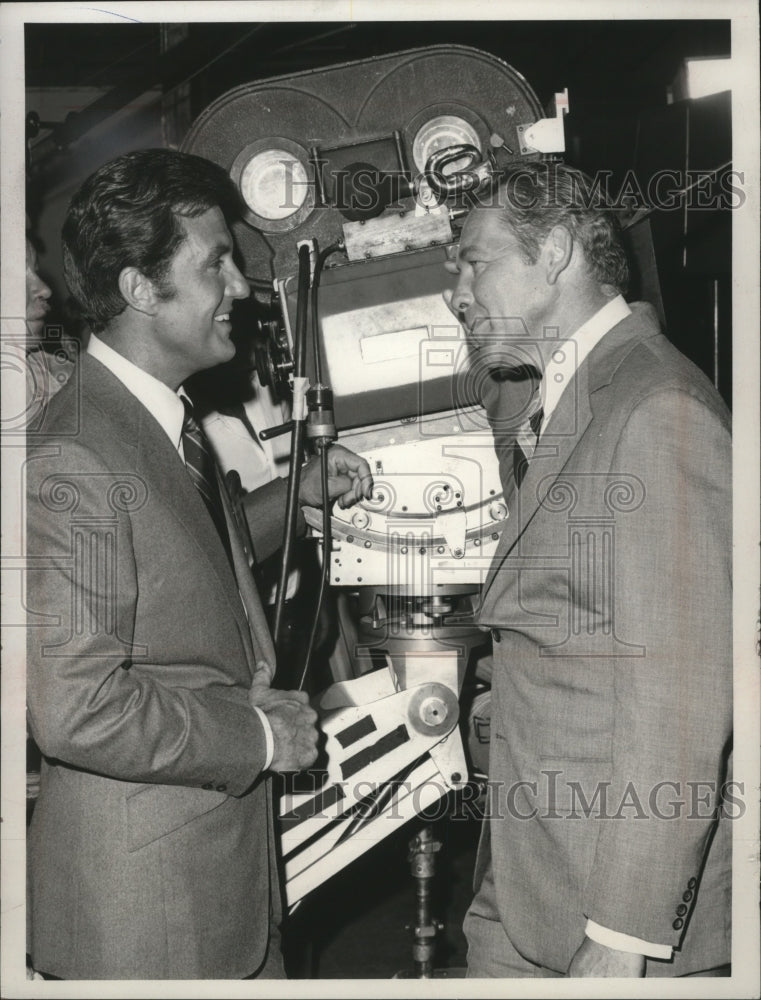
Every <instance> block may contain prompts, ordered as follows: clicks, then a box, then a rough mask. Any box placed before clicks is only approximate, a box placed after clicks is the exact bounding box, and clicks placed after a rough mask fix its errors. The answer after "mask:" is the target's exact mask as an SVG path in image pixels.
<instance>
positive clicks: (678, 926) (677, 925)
mask: <svg viewBox="0 0 761 1000" xmlns="http://www.w3.org/2000/svg"><path fill="white" fill-rule="evenodd" d="M671 926H672V927H673V928H674V930H675V931H680V930H681V929H682V928H683V927H684V920H682V918H681V917H677V918H676V920H675V921H674V923H673V924H672V925H671Z"/></svg>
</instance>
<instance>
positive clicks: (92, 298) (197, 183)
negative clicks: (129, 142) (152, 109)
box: [62, 149, 239, 333]
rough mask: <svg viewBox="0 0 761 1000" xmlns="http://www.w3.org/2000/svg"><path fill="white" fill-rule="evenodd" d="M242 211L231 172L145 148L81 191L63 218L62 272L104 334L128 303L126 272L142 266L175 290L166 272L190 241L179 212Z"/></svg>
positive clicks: (163, 287) (92, 324)
mask: <svg viewBox="0 0 761 1000" xmlns="http://www.w3.org/2000/svg"><path fill="white" fill-rule="evenodd" d="M215 207H219V208H220V209H221V210H222V213H223V214H224V216H225V218H226V219H232V218H234V217H235V216H236V215H237V214H238V213H239V200H238V195H237V191H236V189H235V187H234V185H233V183H232V181H231V180H230V178H229V176H228V175H227V173H226V172H225V171H224V170H223V169H222V167H220V166H218V165H217V164H215V163H212V162H211V161H210V160H206V159H204V158H202V157H200V156H193V155H191V154H189V153H180V152H177V151H175V150H170V149H142V150H138V151H136V152H133V153H126V154H125V155H124V156H119V157H117V158H116V159H115V160H111V161H110V162H109V163H106V164H105V165H104V166H102V167H100V168H99V169H98V170H96V171H95V173H94V174H92V175H91V176H90V177H88V179H87V180H86V181H85V182H84V184H83V185H82V187H81V188H80V190H79V191H78V192H77V194H76V195H74V197H73V199H72V201H71V204H70V205H69V210H68V213H67V215H66V219H65V221H64V224H63V230H62V238H63V270H64V276H65V278H66V284H67V285H68V287H69V291H70V292H71V295H72V297H73V299H74V301H75V303H76V305H77V308H78V309H79V311H80V313H81V315H82V318H83V319H84V320H85V321H86V322H87V324H88V325H89V328H90V330H92V331H93V333H98V332H99V331H101V330H103V329H104V327H106V326H107V324H108V323H109V322H110V321H111V320H112V319H113V318H114V317H115V316H118V315H119V314H120V313H122V312H123V311H124V309H125V308H126V302H125V301H124V299H123V297H122V295H121V292H120V291H119V274H120V273H121V271H122V270H123V269H124V268H125V267H136V268H137V269H138V270H139V271H141V272H142V273H143V274H144V275H146V277H148V278H150V279H151V280H152V281H153V282H155V284H156V285H157V286H158V288H159V290H160V294H162V295H165V296H166V297H169V296H171V294H172V289H171V288H170V287H169V285H168V283H167V274H168V271H169V268H170V266H171V262H172V258H173V257H174V255H175V253H176V252H177V249H178V247H179V246H180V244H181V243H182V241H183V240H184V239H185V234H184V231H183V228H182V226H181V224H180V218H181V217H183V216H184V217H186V218H195V217H197V216H199V215H203V213H204V212H206V211H208V210H209V209H210V208H215Z"/></svg>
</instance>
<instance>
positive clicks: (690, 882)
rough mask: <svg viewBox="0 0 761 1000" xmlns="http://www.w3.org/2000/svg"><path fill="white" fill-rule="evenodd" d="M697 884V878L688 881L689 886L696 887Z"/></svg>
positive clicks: (689, 887)
mask: <svg viewBox="0 0 761 1000" xmlns="http://www.w3.org/2000/svg"><path fill="white" fill-rule="evenodd" d="M697 884H698V880H697V879H696V878H691V879H690V881H689V882H688V883H687V888H688V889H694V888H695V886H696V885H697Z"/></svg>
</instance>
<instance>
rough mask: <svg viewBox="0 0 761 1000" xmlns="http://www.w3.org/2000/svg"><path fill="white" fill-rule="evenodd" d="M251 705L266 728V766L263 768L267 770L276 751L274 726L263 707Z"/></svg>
mask: <svg viewBox="0 0 761 1000" xmlns="http://www.w3.org/2000/svg"><path fill="white" fill-rule="evenodd" d="M251 707H252V708H253V710H254V711H255V712H256V714H257V715H258V716H259V718H260V719H261V720H262V728H263V729H264V746H265V758H264V767H263V768H262V770H263V771H266V770H267V768H268V767H269V766H270V764H271V763H272V757H273V755H274V753H275V739H274V737H273V735H272V726H271V725H270V720H269V719H268V718H267V716H266V715H265V714H264V712H263V711H262V710H261V708H257V707H256V705H252V706H251Z"/></svg>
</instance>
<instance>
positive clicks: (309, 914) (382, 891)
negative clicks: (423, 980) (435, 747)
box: [284, 814, 480, 979]
mask: <svg viewBox="0 0 761 1000" xmlns="http://www.w3.org/2000/svg"><path fill="white" fill-rule="evenodd" d="M422 826H423V823H422V822H421V821H420V820H413V821H410V822H409V823H408V824H406V825H405V826H404V827H402V828H401V829H399V830H397V831H396V832H395V833H393V834H391V835H390V836H389V837H387V838H386V839H385V840H384V841H381V842H380V843H379V844H376V845H375V846H374V847H373V848H371V849H370V850H369V851H368V852H366V853H365V854H364V855H363V856H362V857H360V858H358V859H357V860H356V861H354V862H353V864H351V865H349V866H348V867H347V868H345V869H344V870H343V871H341V872H339V873H338V874H337V875H334V876H333V877H332V878H331V879H330V880H329V881H327V882H326V883H324V884H323V885H322V886H320V887H319V888H318V889H316V890H315V891H314V892H313V893H311V894H310V895H309V896H307V897H306V899H305V900H304V901H303V902H302V904H301V905H300V906H299V907H298V908H297V910H296V911H295V912H294V913H293V914H292V916H291V918H290V919H289V921H288V924H287V927H286V930H285V938H284V951H285V955H286V965H287V969H288V973H289V976H290V977H291V978H294V979H305V978H311V979H391V978H393V977H394V976H400V977H405V978H406V977H409V976H414V961H413V952H412V945H413V936H412V930H411V929H409V928H410V927H411V926H412V925H414V923H415V879H414V878H413V876H412V874H411V871H410V862H409V859H408V853H409V843H410V840H411V839H412V838H413V837H414V836H415V834H416V833H417V832H418V830H420V829H421V827H422ZM479 828H480V823H479V821H478V820H476V819H474V818H473V817H468V816H463V815H456V814H452V815H451V816H450V817H445V818H443V819H439V820H436V821H435V823H434V824H433V825H432V830H433V832H434V835H435V837H436V838H437V839H438V840H439V841H440V842H441V844H442V848H441V850H440V851H439V852H437V854H436V874H435V876H434V882H433V889H432V895H433V904H432V910H433V916H434V917H435V918H437V919H438V920H440V921H441V922H442V923H443V924H444V927H443V929H442V930H441V932H440V933H439V935H438V938H437V950H436V957H435V969H436V975H437V977H438V976H442V977H447V976H460V975H462V973H463V970H464V966H465V956H466V943H465V938H464V936H463V933H462V921H463V917H464V916H465V911H466V909H467V907H468V905H469V904H470V901H471V898H472V890H471V882H472V875H473V866H474V864H475V858H476V848H477V845H478V834H479Z"/></svg>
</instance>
